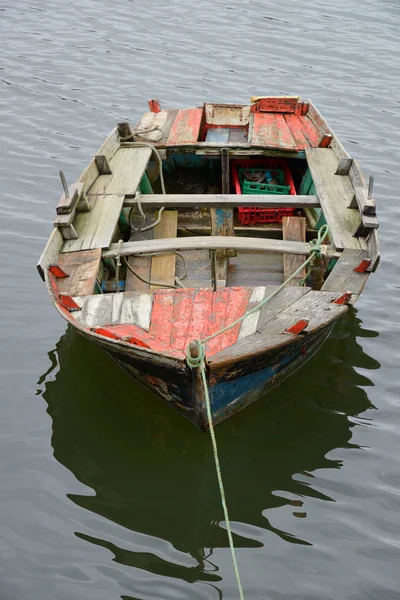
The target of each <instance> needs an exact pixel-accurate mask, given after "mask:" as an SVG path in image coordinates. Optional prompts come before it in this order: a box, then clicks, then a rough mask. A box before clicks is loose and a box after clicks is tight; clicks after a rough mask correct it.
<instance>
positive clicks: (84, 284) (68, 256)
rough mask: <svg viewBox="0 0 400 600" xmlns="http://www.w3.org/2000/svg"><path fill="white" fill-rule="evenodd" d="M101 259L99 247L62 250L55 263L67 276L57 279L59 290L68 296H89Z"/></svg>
mask: <svg viewBox="0 0 400 600" xmlns="http://www.w3.org/2000/svg"><path fill="white" fill-rule="evenodd" d="M100 261H101V248H95V249H93V250H82V251H80V252H64V253H63V254H60V255H59V257H58V260H57V261H56V264H58V266H59V267H61V269H62V270H63V271H64V273H67V275H68V277H65V278H63V279H59V280H58V287H59V289H60V292H64V293H66V294H69V295H70V296H90V295H91V294H93V293H94V289H95V286H96V279H97V277H98V273H99V268H100Z"/></svg>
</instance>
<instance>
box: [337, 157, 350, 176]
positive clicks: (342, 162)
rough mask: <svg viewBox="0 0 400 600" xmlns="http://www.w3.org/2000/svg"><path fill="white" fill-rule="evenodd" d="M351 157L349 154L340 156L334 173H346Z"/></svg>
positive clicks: (347, 172)
mask: <svg viewBox="0 0 400 600" xmlns="http://www.w3.org/2000/svg"><path fill="white" fill-rule="evenodd" d="M352 162H353V159H352V158H350V157H349V156H341V157H340V158H339V164H338V167H337V169H336V173H335V175H348V174H349V170H350V167H351V165H352Z"/></svg>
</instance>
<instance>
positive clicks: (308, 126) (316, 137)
mask: <svg viewBox="0 0 400 600" xmlns="http://www.w3.org/2000/svg"><path fill="white" fill-rule="evenodd" d="M298 118H299V121H300V123H301V127H302V129H303V133H304V135H305V136H306V138H307V139H308V145H309V146H311V148H318V146H319V142H320V141H321V137H322V136H321V134H320V132H319V130H318V129H317V127H316V126H315V125H314V123H313V122H312V121H311V119H310V118H309V117H308V115H307V116H299V117H298Z"/></svg>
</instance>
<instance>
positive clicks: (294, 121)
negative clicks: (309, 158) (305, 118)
mask: <svg viewBox="0 0 400 600" xmlns="http://www.w3.org/2000/svg"><path fill="white" fill-rule="evenodd" d="M285 121H286V123H287V125H288V127H289V129H290V133H291V134H292V137H293V139H294V141H295V144H296V146H297V149H298V150H304V148H309V147H310V143H309V141H308V138H307V136H306V134H305V132H304V129H303V125H302V123H301V121H300V119H299V117H298V116H297V115H285Z"/></svg>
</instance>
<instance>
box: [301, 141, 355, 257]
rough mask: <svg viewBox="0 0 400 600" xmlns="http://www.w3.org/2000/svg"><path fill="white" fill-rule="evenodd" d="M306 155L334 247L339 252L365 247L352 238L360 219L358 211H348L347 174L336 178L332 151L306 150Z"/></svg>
mask: <svg viewBox="0 0 400 600" xmlns="http://www.w3.org/2000/svg"><path fill="white" fill-rule="evenodd" d="M305 152H306V157H307V162H308V166H309V169H310V172H311V176H312V178H313V181H314V185H315V188H316V191H317V195H318V197H319V200H320V203H321V207H322V210H323V213H324V216H325V219H326V222H327V224H328V226H329V235H330V237H331V239H332V241H333V244H334V246H335V247H336V249H338V250H343V249H344V248H353V249H359V248H360V247H365V242H362V241H361V240H359V239H358V238H356V237H354V234H355V233H356V231H357V230H358V228H359V227H360V224H361V218H360V214H359V212H358V210H355V209H351V208H348V206H349V203H350V200H351V198H352V194H353V188H352V186H351V184H350V181H349V178H348V177H347V176H346V175H344V176H343V175H335V173H336V169H337V166H338V162H339V161H338V159H337V157H336V155H335V153H334V151H333V150H331V149H330V148H306V151H305Z"/></svg>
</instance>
